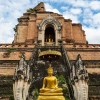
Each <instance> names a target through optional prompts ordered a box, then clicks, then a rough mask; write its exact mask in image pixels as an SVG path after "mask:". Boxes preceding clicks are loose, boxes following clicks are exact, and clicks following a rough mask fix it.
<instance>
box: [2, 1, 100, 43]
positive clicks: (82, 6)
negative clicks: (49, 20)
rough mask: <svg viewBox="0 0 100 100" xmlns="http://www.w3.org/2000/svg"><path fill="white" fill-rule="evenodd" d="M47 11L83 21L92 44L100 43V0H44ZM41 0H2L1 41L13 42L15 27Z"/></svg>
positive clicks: (88, 39)
mask: <svg viewBox="0 0 100 100" xmlns="http://www.w3.org/2000/svg"><path fill="white" fill-rule="evenodd" d="M42 1H43V2H44V3H45V8H46V10H47V11H53V12H56V13H60V14H62V15H63V16H64V17H65V18H66V19H69V18H70V19H71V20H72V22H73V23H81V24H82V26H83V29H84V30H85V34H86V39H87V41H88V42H89V43H90V44H100V0H42ZM39 2H41V0H0V43H11V42H12V41H13V38H14V31H13V28H14V27H15V25H16V24H17V23H18V22H17V18H19V17H21V16H22V14H23V13H24V12H26V10H27V9H29V8H33V7H34V6H36V5H37V4H38V3H39Z"/></svg>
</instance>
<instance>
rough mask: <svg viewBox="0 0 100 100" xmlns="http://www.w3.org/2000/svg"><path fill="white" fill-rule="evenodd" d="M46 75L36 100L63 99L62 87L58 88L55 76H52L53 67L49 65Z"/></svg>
mask: <svg viewBox="0 0 100 100" xmlns="http://www.w3.org/2000/svg"><path fill="white" fill-rule="evenodd" d="M47 73H48V76H47V77H45V78H44V80H43V87H42V88H41V89H40V93H39V96H38V99H37V100H65V98H64V97H63V93H62V88H58V82H57V78H56V77H55V76H53V75H52V74H53V68H52V67H51V65H50V66H49V68H48V70H47Z"/></svg>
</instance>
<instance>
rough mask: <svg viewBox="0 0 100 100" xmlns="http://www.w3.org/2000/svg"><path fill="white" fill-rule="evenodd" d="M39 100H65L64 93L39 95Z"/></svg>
mask: <svg viewBox="0 0 100 100" xmlns="http://www.w3.org/2000/svg"><path fill="white" fill-rule="evenodd" d="M37 100H65V98H64V96H63V93H39V96H38V99H37Z"/></svg>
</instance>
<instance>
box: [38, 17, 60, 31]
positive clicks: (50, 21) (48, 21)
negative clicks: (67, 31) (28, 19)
mask: <svg viewBox="0 0 100 100" xmlns="http://www.w3.org/2000/svg"><path fill="white" fill-rule="evenodd" d="M46 24H52V25H55V26H56V27H57V30H59V31H60V30H61V27H62V24H61V23H59V22H58V21H57V20H56V19H55V18H54V17H52V16H51V15H49V16H47V17H46V18H45V19H43V20H42V22H41V23H40V24H39V25H38V29H39V31H41V30H42V27H43V26H44V25H46Z"/></svg>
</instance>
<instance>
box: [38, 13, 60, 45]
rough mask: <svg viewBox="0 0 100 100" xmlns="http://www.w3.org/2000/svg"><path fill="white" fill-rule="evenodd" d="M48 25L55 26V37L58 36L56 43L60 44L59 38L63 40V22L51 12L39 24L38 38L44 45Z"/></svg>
mask: <svg viewBox="0 0 100 100" xmlns="http://www.w3.org/2000/svg"><path fill="white" fill-rule="evenodd" d="M47 25H52V26H53V27H54V31H55V36H56V37H55V38H56V42H55V44H56V45H58V40H61V29H62V24H61V23H60V22H59V21H58V20H57V19H55V18H54V17H53V16H51V15H50V14H49V15H48V16H47V17H46V18H44V19H43V20H42V21H41V23H40V24H39V25H38V30H39V31H38V40H41V41H42V45H44V37H45V36H44V35H45V34H44V33H45V29H46V26H47Z"/></svg>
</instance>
